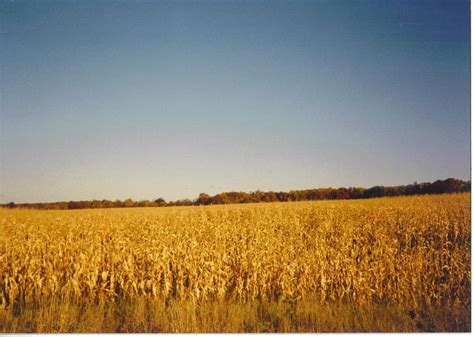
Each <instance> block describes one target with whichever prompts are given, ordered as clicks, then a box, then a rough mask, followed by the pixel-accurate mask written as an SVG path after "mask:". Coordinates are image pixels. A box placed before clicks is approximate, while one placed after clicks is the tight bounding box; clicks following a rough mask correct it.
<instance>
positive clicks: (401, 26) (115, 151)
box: [0, 0, 470, 203]
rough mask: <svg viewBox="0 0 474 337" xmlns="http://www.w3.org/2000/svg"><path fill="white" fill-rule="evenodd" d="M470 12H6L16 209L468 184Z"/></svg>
mask: <svg viewBox="0 0 474 337" xmlns="http://www.w3.org/2000/svg"><path fill="white" fill-rule="evenodd" d="M469 14H470V13H469V2H468V1H456V0H449V1H435V0H433V1H420V0H397V1H384V0H380V1H379V0H377V1H376V0H372V1H359V0H350V1H349V0H347V1H338V0H334V1H331V0H328V1H322V0H321V1H318V0H314V1H298V0H294V1H278V0H274V1H270V0H268V1H259V0H256V1H229V0H227V1H225V0H224V1H131V0H130V1H123V0H122V1H74V0H70V1H66V0H64V1H6V0H1V1H0V94H1V96H0V202H3V203H5V202H10V201H13V202H49V201H68V200H91V199H110V200H115V199H122V200H123V199H125V198H133V199H134V200H143V199H150V200H154V199H156V198H158V197H163V198H165V199H166V200H176V199H182V198H191V199H193V198H196V197H197V196H198V194H199V193H201V192H205V193H208V194H211V195H213V194H216V193H219V192H224V191H247V192H248V191H255V190H263V191H269V190H273V191H289V190H296V189H309V188H317V187H329V186H331V187H341V186H344V187H350V186H365V187H371V186H374V185H399V184H410V183H413V182H415V181H418V182H424V181H434V180H436V179H445V178H448V177H454V178H460V179H464V180H468V179H470V17H469Z"/></svg>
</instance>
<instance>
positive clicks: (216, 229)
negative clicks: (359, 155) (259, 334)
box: [0, 193, 471, 332]
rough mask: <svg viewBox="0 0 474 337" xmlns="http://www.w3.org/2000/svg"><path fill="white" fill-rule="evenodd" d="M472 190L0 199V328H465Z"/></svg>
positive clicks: (468, 321) (468, 328) (261, 329)
mask: <svg viewBox="0 0 474 337" xmlns="http://www.w3.org/2000/svg"><path fill="white" fill-rule="evenodd" d="M470 220H471V211H470V194H468V193H463V194H454V195H439V196H420V197H396V198H383V199H371V200H357V201H354V200H349V201H320V202H297V203H271V204H247V205H223V206H206V207H203V206H200V207H199V206H191V207H171V208H146V209H145V208H134V209H109V210H100V209H95V210H77V211H38V210H0V276H1V279H0V331H3V332H14V331H16V332H26V331H36V332H57V331H64V332H67V331H72V332H101V331H102V332H109V331H110V332H113V331H139V332H150V331H151V332H158V331H181V332H184V331H206V332H214V331H470V306H471V296H470V292H471V288H470V286H471V255H470V252H471V224H470Z"/></svg>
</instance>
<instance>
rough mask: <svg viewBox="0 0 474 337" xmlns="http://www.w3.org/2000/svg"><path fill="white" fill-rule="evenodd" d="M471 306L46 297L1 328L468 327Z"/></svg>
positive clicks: (6, 317) (3, 317)
mask: <svg viewBox="0 0 474 337" xmlns="http://www.w3.org/2000/svg"><path fill="white" fill-rule="evenodd" d="M470 330H471V320H470V307H462V306H454V307H436V308H434V307H433V308H429V307H425V308H417V309H413V308H409V307H404V306H401V305H370V306H358V305H353V304H347V303H346V304H343V303H334V304H325V305H322V304H319V303H316V302H312V301H301V302H271V303H262V302H252V303H238V302H207V303H193V302H185V301H172V302H170V303H168V304H165V303H164V302H163V301H150V300H144V299H137V300H134V301H116V302H114V303H104V304H97V303H73V302H59V301H56V302H51V301H50V302H42V303H36V304H34V305H33V304H28V305H23V306H22V307H21V310H19V309H18V308H16V309H15V310H13V309H11V310H4V309H2V311H0V331H1V332H9V333H12V332H40V333H46V332H76V333H80V332H88V333H94V332H153V333H155V332H209V333H212V332H468V331H470Z"/></svg>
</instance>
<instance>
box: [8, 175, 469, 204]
mask: <svg viewBox="0 0 474 337" xmlns="http://www.w3.org/2000/svg"><path fill="white" fill-rule="evenodd" d="M470 191H471V182H470V181H463V180H459V179H455V178H448V179H446V180H436V181H435V182H432V183H429V182H427V183H420V184H418V183H417V182H415V183H413V184H410V185H400V186H373V187H371V188H363V187H349V188H345V187H341V188H331V187H329V188H316V189H308V190H296V191H290V192H272V191H270V192H262V191H255V192H249V193H248V192H224V193H219V194H216V195H214V196H210V195H208V194H206V193H201V194H199V197H198V198H196V199H194V200H190V199H182V200H176V201H166V200H164V199H163V198H158V199H156V200H142V201H133V200H132V199H126V200H124V201H121V200H115V201H111V200H92V201H69V202H68V201H61V202H49V203H20V204H15V203H13V202H10V203H8V204H4V205H1V206H3V207H8V208H17V207H21V208H35V209H83V208H120V207H167V206H193V205H194V206H197V205H224V204H243V203H258V202H278V201H280V202H285V201H304V200H343V199H368V198H379V197H389V196H402V195H422V194H441V193H460V192H470Z"/></svg>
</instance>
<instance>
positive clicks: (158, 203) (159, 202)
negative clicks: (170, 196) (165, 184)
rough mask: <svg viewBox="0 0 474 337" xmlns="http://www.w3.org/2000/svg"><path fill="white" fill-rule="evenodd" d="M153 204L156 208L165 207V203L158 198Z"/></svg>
mask: <svg viewBox="0 0 474 337" xmlns="http://www.w3.org/2000/svg"><path fill="white" fill-rule="evenodd" d="M155 204H156V205H157V206H166V201H165V199H163V198H158V199H156V200H155Z"/></svg>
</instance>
